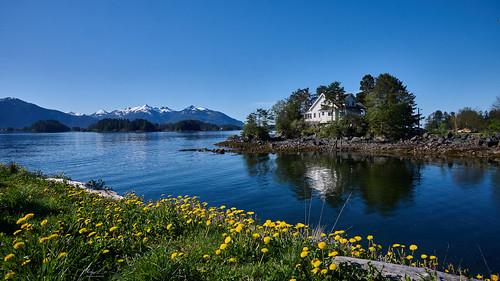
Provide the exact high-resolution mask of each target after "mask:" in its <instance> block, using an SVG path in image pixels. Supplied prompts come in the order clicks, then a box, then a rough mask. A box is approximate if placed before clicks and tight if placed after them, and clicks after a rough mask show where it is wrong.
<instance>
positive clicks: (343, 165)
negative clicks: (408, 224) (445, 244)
mask: <svg viewBox="0 0 500 281" xmlns="http://www.w3.org/2000/svg"><path fill="white" fill-rule="evenodd" d="M245 159H246V164H247V166H248V167H247V169H248V172H249V174H250V175H251V176H256V175H258V174H261V173H268V172H270V171H271V170H273V169H274V176H275V179H276V180H277V181H278V182H280V183H282V184H287V185H289V186H290V187H291V189H292V191H293V192H294V194H295V196H296V197H297V198H298V199H300V200H306V199H310V198H311V197H312V196H313V195H317V196H319V197H320V198H321V199H322V200H324V201H326V202H327V203H328V204H329V205H330V206H332V207H334V208H337V207H339V206H342V205H343V204H344V202H345V200H346V199H347V197H348V196H349V194H350V193H351V192H352V194H353V196H358V197H360V198H362V199H363V200H364V201H365V203H366V204H365V205H366V208H367V210H366V211H367V212H373V211H377V212H379V213H381V214H383V215H388V214H389V213H390V212H391V211H392V210H394V209H395V208H396V206H397V205H398V204H399V203H401V202H411V199H412V191H413V187H414V184H415V180H419V178H420V169H421V164H420V163H419V162H415V161H409V160H402V159H398V158H393V157H374V156H359V155H349V154H319V153H301V154H278V155H277V156H276V158H275V161H274V163H275V165H272V164H271V163H270V162H272V159H271V158H269V156H266V155H262V154H261V155H253V156H251V155H246V156H245ZM273 166H274V167H273Z"/></svg>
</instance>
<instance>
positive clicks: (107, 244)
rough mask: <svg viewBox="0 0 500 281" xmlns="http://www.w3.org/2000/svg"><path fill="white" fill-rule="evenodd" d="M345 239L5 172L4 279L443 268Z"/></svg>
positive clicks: (0, 202)
mask: <svg viewBox="0 0 500 281" xmlns="http://www.w3.org/2000/svg"><path fill="white" fill-rule="evenodd" d="M31 214H32V215H31ZM345 235H346V234H345V233H342V232H337V233H334V234H328V235H327V234H320V233H317V232H314V231H311V230H310V229H309V228H308V227H307V226H304V225H302V224H298V225H289V224H287V223H285V222H279V221H277V222H271V221H266V222H264V223H263V224H262V223H260V224H259V222H255V221H254V216H253V213H252V212H245V211H243V210H237V209H235V208H230V209H229V208H225V207H224V206H221V207H207V204H206V203H201V202H200V201H199V200H197V199H196V198H189V197H175V198H162V199H160V200H158V201H153V202H143V200H142V199H141V198H139V197H137V196H135V195H128V196H127V197H126V198H125V199H123V200H119V201H113V200H110V199H106V198H102V197H99V196H97V195H95V194H90V193H88V192H86V191H84V190H81V189H78V188H75V187H72V186H69V185H66V184H63V183H54V182H49V181H47V180H45V179H44V178H43V177H42V176H41V175H38V174H34V173H29V172H27V171H25V170H24V169H22V168H20V167H18V166H16V165H9V166H3V165H0V278H3V279H9V278H12V279H17V280H89V279H104V280H290V279H297V280H384V278H382V277H381V276H380V274H378V273H377V272H376V271H375V270H372V269H369V270H363V269H361V268H359V267H356V266H348V265H345V264H344V265H343V264H339V265H338V266H336V265H335V266H332V267H331V265H332V264H336V263H335V255H337V254H338V255H343V256H353V257H360V258H366V259H373V260H381V261H387V262H393V263H400V264H406V265H413V266H421V267H423V266H425V267H428V268H436V267H437V266H438V265H437V260H436V259H433V260H431V259H430V258H426V259H420V258H417V253H416V252H415V253H413V252H414V251H410V250H409V249H408V248H403V247H401V246H395V247H390V248H389V249H383V248H382V247H381V246H380V245H378V244H376V243H375V242H374V240H371V237H370V239H366V238H361V237H359V236H355V237H347V236H345ZM228 237H230V238H228ZM265 237H268V238H265ZM229 240H230V241H229ZM320 240H322V241H325V244H324V245H318V241H320ZM223 244H224V245H225V246H221V245H223ZM224 247H225V248H224ZM304 247H307V248H308V249H307V250H306V249H304ZM221 248H223V249H222V250H221ZM263 248H266V249H267V250H268V251H267V252H265V251H264V252H265V253H264V252H263V251H262V249H263ZM388 253H389V254H388ZM301 254H302V255H303V256H302V257H301ZM410 254H413V255H414V256H415V258H413V259H409V257H408V256H409V255H410ZM418 256H420V254H418ZM318 262H320V263H318ZM314 264H316V266H315V265H314ZM333 267H336V268H333ZM315 268H317V269H315ZM321 270H323V272H321Z"/></svg>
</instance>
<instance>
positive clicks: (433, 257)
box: [429, 256, 437, 260]
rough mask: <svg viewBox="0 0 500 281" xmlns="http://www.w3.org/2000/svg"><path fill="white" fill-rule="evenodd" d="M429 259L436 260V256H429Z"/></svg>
mask: <svg viewBox="0 0 500 281" xmlns="http://www.w3.org/2000/svg"><path fill="white" fill-rule="evenodd" d="M429 259H430V260H436V259H437V257H436V256H430V257H429Z"/></svg>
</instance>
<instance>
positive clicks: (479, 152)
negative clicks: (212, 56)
mask: <svg viewBox="0 0 500 281" xmlns="http://www.w3.org/2000/svg"><path fill="white" fill-rule="evenodd" d="M499 140H500V134H498V135H496V136H488V137H485V136H479V135H475V134H457V135H454V134H448V135H447V136H437V135H432V134H427V133H426V134H423V135H422V136H415V137H413V138H411V139H408V140H399V141H389V140H387V139H384V138H365V137H361V138H360V137H353V138H341V139H326V138H317V137H305V138H297V139H287V140H281V139H273V140H270V141H252V142H249V141H246V140H244V139H242V138H241V137H239V136H232V137H230V138H228V139H227V140H226V141H223V142H220V143H217V144H216V145H217V146H219V147H223V148H225V149H226V150H225V152H235V153H284V152H356V153H363V154H370V155H401V156H433V157H472V158H482V159H488V160H492V161H495V162H500V144H499Z"/></svg>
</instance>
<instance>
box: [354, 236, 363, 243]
mask: <svg viewBox="0 0 500 281" xmlns="http://www.w3.org/2000/svg"><path fill="white" fill-rule="evenodd" d="M354 239H355V240H356V241H357V242H359V241H361V240H363V238H361V236H354Z"/></svg>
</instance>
